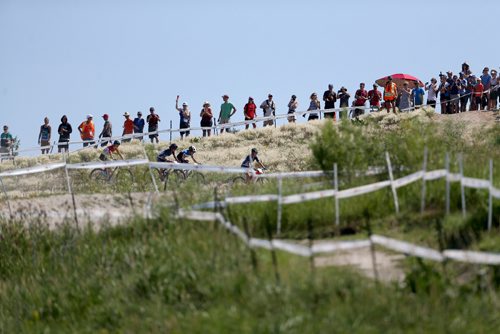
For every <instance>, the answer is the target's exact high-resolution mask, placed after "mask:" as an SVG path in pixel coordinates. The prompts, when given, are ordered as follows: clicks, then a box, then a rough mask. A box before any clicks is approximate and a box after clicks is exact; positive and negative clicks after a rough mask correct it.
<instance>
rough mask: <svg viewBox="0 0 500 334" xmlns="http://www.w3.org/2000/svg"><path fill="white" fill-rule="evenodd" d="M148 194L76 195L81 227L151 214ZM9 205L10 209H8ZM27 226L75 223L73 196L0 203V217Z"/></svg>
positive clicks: (114, 223)
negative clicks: (21, 222) (26, 224)
mask: <svg viewBox="0 0 500 334" xmlns="http://www.w3.org/2000/svg"><path fill="white" fill-rule="evenodd" d="M148 196H149V193H131V194H130V196H129V194H93V195H75V202H76V214H77V218H78V222H79V224H82V225H86V224H89V223H92V224H93V225H94V226H96V227H98V226H99V225H100V224H103V223H108V224H112V225H116V224H121V223H125V222H126V221H128V220H130V219H131V218H133V217H135V216H141V217H144V216H145V215H146V213H147V212H148V211H147V210H146V209H147V208H148V207H147V205H148ZM9 206H10V208H9ZM11 213H12V218H14V219H15V220H19V221H23V222H26V223H34V222H35V223H42V224H47V225H48V226H50V227H51V228H55V227H57V226H59V225H61V224H65V223H74V218H75V216H74V208H73V201H72V198H71V196H70V195H68V194H67V195H55V196H47V197H38V198H30V199H17V200H10V201H5V200H2V201H1V202H0V216H3V217H6V218H10V217H11Z"/></svg>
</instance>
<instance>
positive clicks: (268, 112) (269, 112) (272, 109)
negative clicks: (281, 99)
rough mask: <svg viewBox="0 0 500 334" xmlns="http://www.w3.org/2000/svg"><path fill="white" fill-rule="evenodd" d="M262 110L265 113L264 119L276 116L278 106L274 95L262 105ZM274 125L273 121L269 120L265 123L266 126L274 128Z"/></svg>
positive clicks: (268, 97) (270, 95)
mask: <svg viewBox="0 0 500 334" xmlns="http://www.w3.org/2000/svg"><path fill="white" fill-rule="evenodd" d="M260 108H261V109H262V110H263V112H264V117H271V116H275V115H276V104H275V103H274V101H273V95H272V94H269V95H267V100H264V102H262V103H261V104H260ZM273 124H274V120H273V119H267V120H265V121H264V126H268V125H271V126H272V125H273Z"/></svg>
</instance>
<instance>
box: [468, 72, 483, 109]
mask: <svg viewBox="0 0 500 334" xmlns="http://www.w3.org/2000/svg"><path fill="white" fill-rule="evenodd" d="M483 94H484V85H483V83H482V81H481V79H479V78H476V79H475V84H474V92H473V93H472V105H471V110H479V109H481V102H482V99H483Z"/></svg>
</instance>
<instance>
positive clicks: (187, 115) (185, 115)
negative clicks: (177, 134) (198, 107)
mask: <svg viewBox="0 0 500 334" xmlns="http://www.w3.org/2000/svg"><path fill="white" fill-rule="evenodd" d="M175 109H176V110H177V111H178V112H179V128H180V129H189V128H190V127H191V124H190V123H191V112H190V111H189V107H188V104H187V103H186V102H184V103H182V108H179V95H177V98H176V99H175ZM189 133H190V131H189V130H186V131H181V140H183V139H184V136H185V137H186V138H187V137H188V136H189Z"/></svg>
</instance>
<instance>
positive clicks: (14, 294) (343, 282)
mask: <svg viewBox="0 0 500 334" xmlns="http://www.w3.org/2000/svg"><path fill="white" fill-rule="evenodd" d="M479 115H480V116H481V117H483V115H482V114H479ZM193 143H194V144H195V145H196V146H197V147H198V149H199V151H200V154H199V158H200V161H202V162H204V163H208V164H218V165H225V166H238V165H239V163H240V162H241V159H242V158H243V157H244V155H245V154H246V152H248V149H249V148H251V147H254V146H256V147H259V148H260V150H261V152H262V154H261V157H262V159H263V160H264V161H265V162H266V163H267V165H269V166H270V167H271V168H270V169H271V171H289V170H308V169H319V168H322V169H324V170H325V171H330V170H331V169H332V166H333V163H337V164H338V166H339V179H340V188H341V189H346V188H349V187H352V186H356V185H361V184H367V183H371V182H375V181H378V180H386V179H387V178H388V176H387V173H382V174H380V175H374V176H360V175H358V174H357V173H356V171H364V170H366V169H367V168H368V167H374V166H376V167H378V166H382V167H383V166H385V156H384V153H385V151H389V152H390V154H391V159H392V162H393V166H394V168H395V177H400V176H403V175H407V174H410V173H412V172H414V171H417V170H420V169H421V168H422V159H423V152H424V147H427V149H428V152H429V163H428V169H429V170H430V169H437V168H444V156H445V152H449V153H450V161H451V165H450V166H451V170H452V171H454V172H458V165H457V160H458V157H459V156H460V154H463V161H464V174H465V175H467V176H473V177H479V178H484V179H486V178H487V176H488V161H489V159H493V160H494V163H495V164H498V162H499V161H500V150H499V148H500V129H499V127H498V125H497V124H495V123H494V122H492V123H488V122H476V123H473V122H471V121H470V120H469V121H467V120H466V121H465V122H464V120H456V119H455V120H453V119H452V120H450V119H443V118H440V117H437V116H436V115H434V114H432V113H428V112H420V113H414V114H405V115H400V116H393V115H389V116H387V115H379V114H374V115H371V116H369V117H366V118H363V119H362V120H361V121H360V122H358V123H354V124H353V123H350V122H345V123H341V124H337V125H335V126H332V125H331V124H328V123H327V124H326V125H323V124H322V123H320V122H317V123H312V124H307V125H299V126H285V127H282V128H278V129H271V128H268V129H263V130H258V131H247V132H242V133H238V134H236V135H229V134H228V135H224V136H219V137H213V138H210V139H198V138H193V139H191V140H190V142H189V143H188V142H186V146H187V145H188V144H193ZM163 145H166V144H163ZM123 148H124V149H123V151H124V152H125V154H126V156H127V158H139V157H141V155H142V156H144V151H143V148H142V146H141V145H137V144H130V145H123ZM157 149H158V148H157V147H152V146H150V145H146V147H145V150H146V152H147V155H148V156H149V158H150V159H152V160H153V158H154V155H155V151H156V150H157ZM97 154H98V153H97V152H96V151H94V150H86V151H81V152H78V153H76V154H73V155H72V156H71V157H70V161H71V162H79V161H93V160H97ZM50 159H56V157H43V158H39V159H38V160H37V161H34V160H33V159H31V160H30V159H24V160H22V159H20V161H19V162H18V163H19V165H22V166H28V165H33V164H36V163H40V162H48V161H50ZM495 166H496V165H495ZM2 168H11V167H8V166H6V165H2ZM495 168H496V169H495V173H494V183H495V185H496V187H500V184H499V182H500V168H498V167H495ZM145 171H146V170H145V169H144V168H136V169H134V175H135V177H136V182H135V183H134V185H133V186H134V187H136V188H135V189H133V190H137V191H144V192H145V193H146V192H149V191H150V190H151V184H150V183H147V182H148V181H147V175H146V174H145ZM51 178H52V179H51ZM73 178H74V179H75V180H78V181H80V183H79V184H77V187H76V189H77V191H78V192H80V193H82V194H83V193H93V192H95V191H101V192H102V191H103V190H102V189H101V188H99V185H97V184H93V183H92V182H90V180H89V179H88V172H86V173H84V172H82V173H81V174H75V175H73ZM47 180H59V181H58V182H61V184H62V185H61V187H60V189H59V188H54V189H53V190H52V193H58V192H63V191H64V186H63V185H64V183H63V182H62V181H61V180H64V178H63V177H62V176H61V175H59V174H50V173H49V176H44V177H43V178H39V179H37V181H36V182H35V184H31V183H30V180H29V179H21V180H18V181H17V186H19V185H23V184H24V187H26V188H29V187H32V188H35V187H36V189H40V190H39V193H41V194H50V193H51V192H50V191H46V190H44V189H46V188H47V184H51V183H52V184H53V183H54V182H53V181H52V182H48V181H47ZM222 181H224V178H223V177H221V176H218V175H215V174H213V175H210V174H209V175H206V182H204V184H203V185H202V186H200V185H199V184H196V183H194V182H191V181H189V182H187V183H186V184H184V185H183V187H182V189H178V188H173V189H172V188H169V189H168V191H167V192H166V193H165V195H164V196H162V197H161V200H160V201H159V202H158V206H157V207H156V208H155V211H156V212H157V215H156V217H155V218H153V219H144V218H141V217H135V218H134V217H131V218H130V222H129V223H128V224H124V225H120V226H106V225H105V224H104V225H101V226H100V228H99V231H98V232H97V231H96V230H95V229H92V228H90V227H88V228H85V229H83V230H80V231H77V230H75V229H74V228H73V227H72V224H71V222H70V221H68V225H67V226H63V227H60V228H58V229H50V228H48V227H47V226H46V225H45V224H43V223H42V222H41V220H40V221H39V222H38V223H31V224H27V223H26V222H25V221H23V220H15V221H13V220H9V219H3V220H0V228H1V242H0V253H1V254H2V256H1V257H0V332H2V333H3V332H5V333H18V332H61V333H67V332H82V333H87V332H92V333H95V332H98V333H114V332H127V333H137V332H173V333H186V332H189V333H191V332H194V333H197V332H200V333H201V332H203V333H207V332H208V333H234V332H242V333H256V332H258V333H270V332H272V333H280V332H287V333H288V332H292V333H304V332H306V333H324V332H338V333H345V332H370V333H371V332H390V333H392V332H398V333H400V332H410V333H412V332H418V333H421V332H459V333H461V332H477V333H491V332H494V331H495V330H496V329H495V328H497V327H498V325H499V324H500V317H499V316H498V314H500V313H499V311H500V303H499V302H498V300H499V298H500V269H499V268H498V267H493V266H475V265H464V264H458V263H451V262H449V263H445V264H435V263H429V262H427V261H420V260H417V259H413V258H406V259H405V260H403V261H402V263H401V266H402V267H403V268H404V270H405V273H406V275H405V279H404V281H403V282H397V283H396V282H395V283H376V282H374V281H373V280H370V279H368V278H365V277H363V276H361V275H360V274H359V273H358V272H357V271H355V270H354V269H349V268H345V267H341V268H337V267H317V266H314V265H311V264H312V263H313V262H311V261H310V260H309V259H305V258H300V257H297V256H292V255H288V254H285V253H280V252H278V253H277V254H276V260H277V261H276V262H274V261H273V257H272V254H271V253H270V252H268V251H257V252H255V253H252V252H251V251H250V250H249V249H248V248H246V247H245V246H243V244H242V243H240V242H239V240H237V239H236V238H235V237H234V236H233V235H231V234H229V233H228V232H227V231H225V230H224V229H222V228H221V227H220V226H219V225H217V224H216V223H211V222H208V223H207V222H191V221H186V220H182V221H180V220H177V219H175V218H174V217H173V216H172V215H171V212H170V211H169V209H167V207H169V206H171V205H176V206H180V207H186V208H187V207H189V206H190V205H193V204H197V203H200V202H205V201H210V200H214V196H215V199H219V198H221V197H222V196H228V195H246V194H259V193H260V194H266V193H273V194H276V192H277V184H276V182H275V181H268V182H266V183H265V184H263V185H260V184H258V185H250V186H247V185H239V186H228V185H227V184H225V183H224V182H222ZM318 181H321V183H319V184H318ZM331 181H332V180H331V178H324V179H320V180H312V179H310V180H301V181H300V182H297V180H286V181H284V183H283V193H284V194H285V195H287V194H293V193H298V192H303V191H311V190H317V189H326V188H331ZM44 182H45V183H44ZM30 184H31V186H30ZM15 186H16V184H15V183H12V184H9V187H12V189H15ZM427 186H428V188H427V197H426V211H425V212H424V214H423V215H421V214H420V194H421V183H414V184H412V185H408V186H406V187H404V188H401V189H399V190H398V196H399V199H400V213H399V214H396V213H395V210H394V206H393V202H392V193H391V191H390V189H384V190H380V191H378V192H376V193H372V194H368V195H364V196H361V197H356V198H354V199H351V200H345V201H344V200H342V201H341V205H340V217H341V225H340V227H339V228H337V227H336V226H335V224H334V217H335V211H334V205H333V201H332V200H331V199H323V200H319V201H314V202H307V203H301V204H294V205H289V206H284V207H283V219H282V224H283V225H282V234H281V236H280V237H282V238H286V239H294V240H296V241H298V242H304V241H305V240H306V239H307V237H308V236H310V235H311V234H312V235H313V237H314V239H331V238H335V239H338V240H341V239H356V238H366V235H367V226H368V223H369V224H370V225H369V226H370V228H371V229H372V230H373V232H375V233H379V234H383V235H387V236H391V237H396V238H399V239H403V240H408V241H411V242H415V243H418V244H420V245H426V246H430V247H432V248H435V249H442V248H455V249H474V250H483V251H493V252H500V246H499V245H500V237H499V236H498V231H499V225H500V203H499V202H500V201H498V200H496V201H495V202H494V206H493V208H494V220H493V227H494V229H493V231H487V230H486V224H485V222H486V213H487V203H488V202H487V200H488V195H487V192H486V191H476V190H471V189H467V190H466V198H467V217H466V218H465V219H464V218H462V216H461V196H460V186H459V184H452V188H451V200H450V204H451V205H450V209H451V214H450V215H448V216H447V215H445V210H444V207H445V203H444V198H445V196H444V194H445V182H444V181H443V180H439V181H431V182H428V185H427ZM107 191H108V192H111V193H113V192H125V193H126V192H127V191H130V189H121V188H120V187H118V188H110V189H107ZM34 193H36V191H35V192H34ZM144 196H146V195H144ZM125 203H126V201H125ZM106 205H107V204H106V203H103V206H106ZM224 214H225V215H226V217H227V218H228V219H230V220H231V221H232V222H233V223H235V224H237V225H239V226H240V227H242V228H244V225H245V221H246V223H247V224H248V225H249V231H250V233H251V234H252V235H253V236H257V237H262V238H266V237H267V230H268V229H269V227H271V230H272V231H273V232H272V233H274V231H275V226H276V203H265V204H251V205H245V206H243V205H232V206H230V207H228V208H227V209H226V210H225V211H224ZM308 222H310V226H312V228H308V224H307V223H308Z"/></svg>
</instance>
